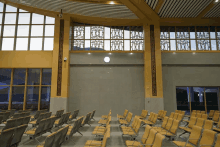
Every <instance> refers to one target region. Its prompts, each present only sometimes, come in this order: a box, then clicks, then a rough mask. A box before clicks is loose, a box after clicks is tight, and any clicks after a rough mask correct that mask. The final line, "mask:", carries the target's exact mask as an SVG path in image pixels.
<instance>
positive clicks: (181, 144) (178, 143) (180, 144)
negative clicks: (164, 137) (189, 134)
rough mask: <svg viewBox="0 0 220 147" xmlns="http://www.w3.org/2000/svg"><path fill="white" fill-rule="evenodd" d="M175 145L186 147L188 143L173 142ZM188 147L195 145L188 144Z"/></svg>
mask: <svg viewBox="0 0 220 147" xmlns="http://www.w3.org/2000/svg"><path fill="white" fill-rule="evenodd" d="M173 143H174V144H176V145H177V146H178V147H184V146H185V144H186V142H182V141H173ZM186 147H193V145H191V144H189V143H187V144H186Z"/></svg>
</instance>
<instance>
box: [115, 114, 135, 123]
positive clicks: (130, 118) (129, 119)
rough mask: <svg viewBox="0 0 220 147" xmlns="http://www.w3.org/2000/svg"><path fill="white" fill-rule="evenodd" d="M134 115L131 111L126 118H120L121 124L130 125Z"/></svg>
mask: <svg viewBox="0 0 220 147" xmlns="http://www.w3.org/2000/svg"><path fill="white" fill-rule="evenodd" d="M132 115H133V113H131V112H129V113H128V115H127V117H126V118H125V119H119V120H118V121H119V124H120V126H121V125H126V126H128V125H129V124H130V122H131V120H132Z"/></svg>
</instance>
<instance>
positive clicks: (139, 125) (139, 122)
mask: <svg viewBox="0 0 220 147" xmlns="http://www.w3.org/2000/svg"><path fill="white" fill-rule="evenodd" d="M140 127H141V120H140V119H138V122H137V125H136V126H135V128H134V131H135V132H136V134H137V133H138V132H139V129H140Z"/></svg>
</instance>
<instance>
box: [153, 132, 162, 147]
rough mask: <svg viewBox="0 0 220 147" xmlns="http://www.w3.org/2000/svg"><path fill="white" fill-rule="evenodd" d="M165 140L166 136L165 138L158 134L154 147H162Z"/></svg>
mask: <svg viewBox="0 0 220 147" xmlns="http://www.w3.org/2000/svg"><path fill="white" fill-rule="evenodd" d="M164 139H165V136H163V135H162V134H160V133H157V134H156V137H155V140H154V144H153V146H152V147H162V144H163V141H164Z"/></svg>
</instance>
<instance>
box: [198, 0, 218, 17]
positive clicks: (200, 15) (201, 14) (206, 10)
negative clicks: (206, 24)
mask: <svg viewBox="0 0 220 147" xmlns="http://www.w3.org/2000/svg"><path fill="white" fill-rule="evenodd" d="M215 5H216V3H215V2H214V1H213V2H211V3H210V4H209V5H208V6H207V7H206V8H205V9H204V10H203V11H202V12H201V13H200V14H199V15H198V16H197V18H202V17H203V16H204V15H205V14H206V13H207V12H208V11H209V10H211V9H212V8H213V7H214V6H215Z"/></svg>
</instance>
